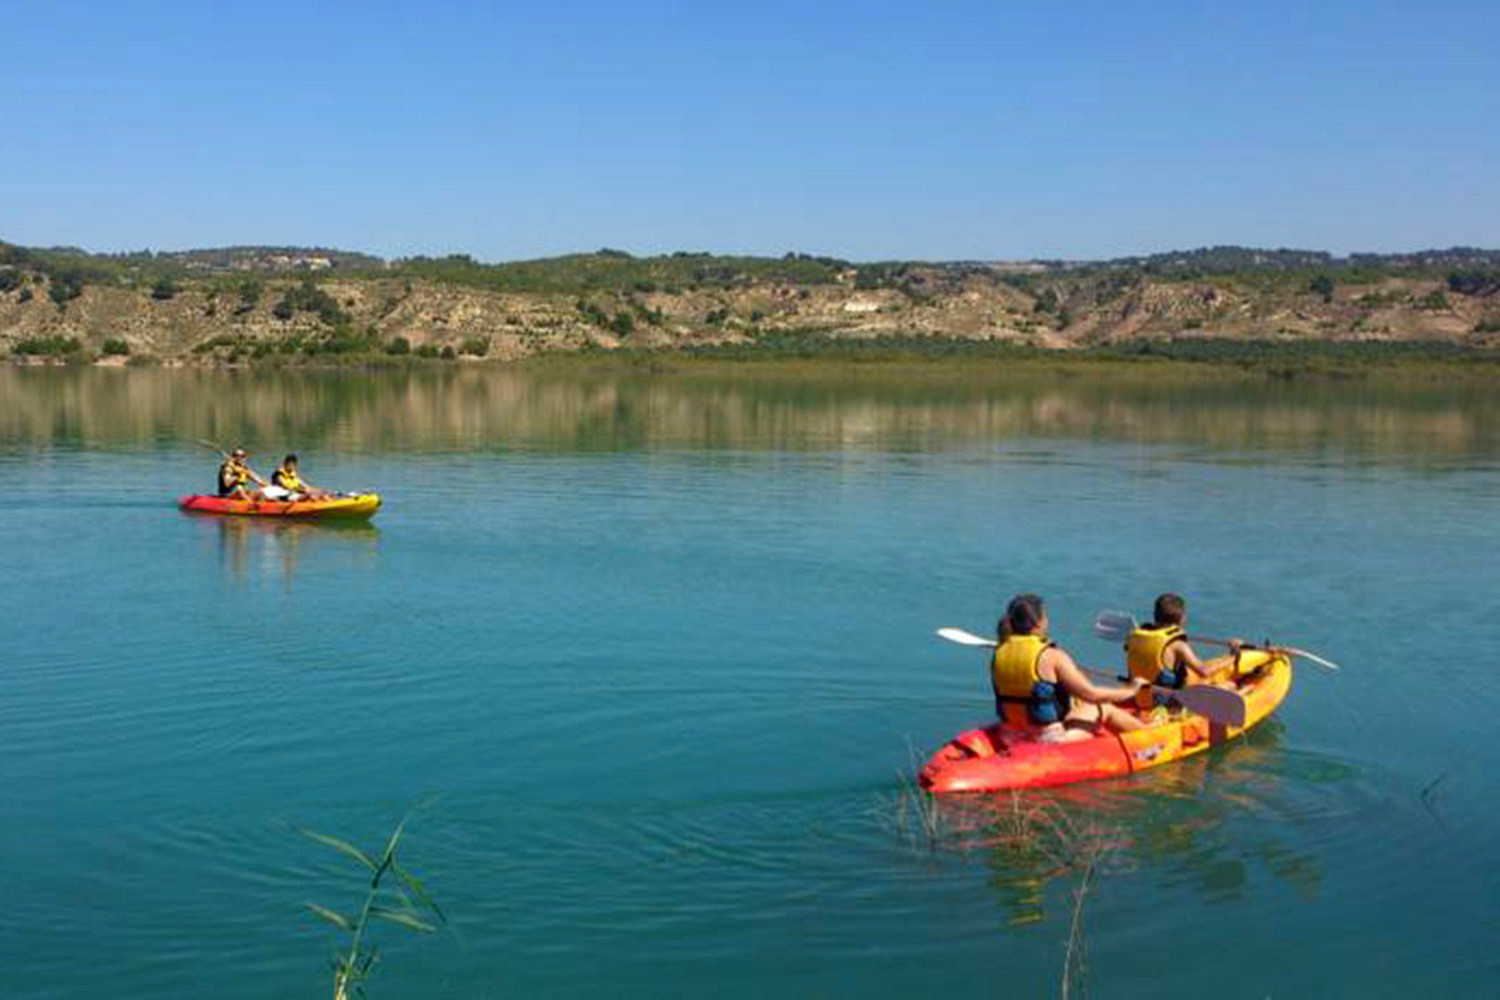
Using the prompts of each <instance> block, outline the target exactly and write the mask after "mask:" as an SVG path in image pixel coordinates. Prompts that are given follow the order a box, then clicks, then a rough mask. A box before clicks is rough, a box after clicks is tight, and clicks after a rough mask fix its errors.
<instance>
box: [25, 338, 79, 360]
mask: <svg viewBox="0 0 1500 1000" xmlns="http://www.w3.org/2000/svg"><path fill="white" fill-rule="evenodd" d="M82 349H83V344H82V343H80V342H79V340H78V338H77V337H64V336H61V335H58V334H51V335H47V336H42V335H37V336H33V337H22V338H21V339H20V340H18V341H16V344H15V346H14V347H13V348H11V351H12V353H14V354H27V355H32V356H36V357H61V356H63V355H67V354H77V353H78V352H79V351H80V350H82Z"/></svg>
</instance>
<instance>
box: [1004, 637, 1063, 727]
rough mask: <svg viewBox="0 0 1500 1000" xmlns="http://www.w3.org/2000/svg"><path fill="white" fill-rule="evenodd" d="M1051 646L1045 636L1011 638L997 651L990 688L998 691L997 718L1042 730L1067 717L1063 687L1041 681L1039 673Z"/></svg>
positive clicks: (1049, 640) (1012, 723) (1016, 724)
mask: <svg viewBox="0 0 1500 1000" xmlns="http://www.w3.org/2000/svg"><path fill="white" fill-rule="evenodd" d="M1052 645H1053V642H1052V640H1051V639H1048V638H1047V637H1046V636H1044V635H1012V636H1008V637H1007V638H1006V640H1005V641H1004V642H1002V643H1001V644H1000V645H998V646H996V647H995V657H994V659H992V660H991V661H990V684H991V685H992V686H993V687H994V689H995V714H996V715H998V716H1000V718H1001V719H1002V720H1003V721H1005V722H1006V723H1008V724H1010V725H1012V726H1028V725H1032V726H1043V725H1047V724H1049V723H1053V722H1061V721H1062V717H1063V716H1064V715H1066V714H1067V694H1066V693H1065V692H1063V691H1062V687H1061V685H1059V684H1054V683H1052V682H1051V681H1044V680H1042V677H1041V675H1040V674H1039V673H1037V669H1036V668H1037V663H1038V662H1039V661H1040V660H1041V658H1042V653H1043V652H1045V651H1046V650H1047V649H1049V648H1051V647H1052Z"/></svg>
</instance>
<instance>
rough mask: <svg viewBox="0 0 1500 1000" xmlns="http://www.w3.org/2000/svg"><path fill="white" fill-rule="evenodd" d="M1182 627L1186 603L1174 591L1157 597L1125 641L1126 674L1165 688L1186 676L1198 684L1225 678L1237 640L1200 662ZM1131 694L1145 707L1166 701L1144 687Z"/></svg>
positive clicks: (1183, 681) (1236, 650)
mask: <svg viewBox="0 0 1500 1000" xmlns="http://www.w3.org/2000/svg"><path fill="white" fill-rule="evenodd" d="M1186 629H1187V602H1186V601H1184V600H1183V599H1182V598H1181V597H1180V596H1178V595H1177V594H1172V593H1166V594H1162V595H1161V596H1159V597H1158V598H1157V599H1156V605H1155V607H1154V608H1152V621H1151V623H1150V624H1148V625H1138V626H1136V629H1135V631H1133V632H1131V633H1130V636H1129V637H1128V638H1127V639H1126V640H1125V665H1126V667H1127V669H1128V670H1129V671H1130V676H1131V677H1133V678H1137V679H1139V680H1143V681H1145V682H1146V683H1147V684H1158V685H1160V686H1162V687H1169V688H1180V687H1182V686H1183V685H1185V684H1186V683H1188V678H1189V676H1190V675H1191V676H1195V677H1196V678H1197V681H1198V682H1200V683H1212V682H1214V681H1216V680H1221V679H1228V678H1227V677H1226V676H1225V675H1226V674H1227V672H1229V671H1230V670H1231V669H1232V668H1233V666H1234V661H1235V658H1236V656H1237V655H1238V653H1239V647H1240V645H1241V642H1240V640H1239V639H1231V640H1229V655H1228V656H1224V657H1218V658H1216V659H1213V660H1209V661H1207V662H1204V660H1203V659H1202V658H1201V657H1199V656H1198V653H1197V652H1196V651H1195V650H1194V649H1193V646H1192V643H1190V642H1188V639H1187V633H1186ZM1135 697H1136V705H1137V706H1138V707H1139V708H1142V709H1146V710H1150V709H1151V707H1152V706H1153V705H1154V704H1162V705H1165V704H1167V702H1168V698H1167V696H1166V695H1162V694H1157V695H1153V694H1152V692H1151V691H1150V690H1149V689H1147V688H1144V687H1143V688H1141V689H1140V690H1139V691H1138V692H1136V696H1135Z"/></svg>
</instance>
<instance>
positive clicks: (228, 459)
mask: <svg viewBox="0 0 1500 1000" xmlns="http://www.w3.org/2000/svg"><path fill="white" fill-rule="evenodd" d="M249 457H250V453H249V452H247V451H246V450H245V449H244V448H235V449H234V450H233V451H231V452H230V453H229V454H228V455H226V456H224V464H223V465H221V466H219V483H218V492H219V496H221V497H230V498H232V499H235V500H253V499H256V498H255V496H254V490H252V489H251V486H250V484H251V483H255V484H257V485H259V486H265V485H266V481H265V480H264V479H262V478H260V476H259V475H257V474H256V472H255V470H254V469H252V468H250V466H249V465H247V464H245V460H246V459H247V458H249Z"/></svg>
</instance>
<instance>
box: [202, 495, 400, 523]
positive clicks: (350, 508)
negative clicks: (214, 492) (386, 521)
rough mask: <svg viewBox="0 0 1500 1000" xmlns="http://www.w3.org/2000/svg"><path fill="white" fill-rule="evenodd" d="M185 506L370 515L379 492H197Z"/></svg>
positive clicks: (258, 513)
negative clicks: (268, 495) (237, 495)
mask: <svg viewBox="0 0 1500 1000" xmlns="http://www.w3.org/2000/svg"><path fill="white" fill-rule="evenodd" d="M177 506H179V507H181V508H182V509H183V510H188V511H194V512H197V513H200V514H238V515H243V516H246V517H317V518H325V517H370V516H371V515H373V514H374V513H375V512H376V511H377V510H379V509H380V494H378V493H355V494H352V495H350V496H339V497H328V498H327V499H323V500H293V501H290V502H288V501H285V500H236V499H234V498H232V497H213V496H203V495H199V494H194V495H193V496H186V497H183V498H181V499H180V500H178V501H177Z"/></svg>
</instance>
